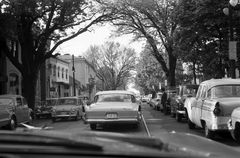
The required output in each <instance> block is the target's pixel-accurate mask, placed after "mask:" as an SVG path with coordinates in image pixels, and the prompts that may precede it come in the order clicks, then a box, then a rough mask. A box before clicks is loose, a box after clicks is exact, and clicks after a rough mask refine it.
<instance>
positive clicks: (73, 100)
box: [58, 98, 77, 105]
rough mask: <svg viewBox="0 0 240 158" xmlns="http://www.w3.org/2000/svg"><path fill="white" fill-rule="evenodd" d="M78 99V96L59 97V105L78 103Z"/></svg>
mask: <svg viewBox="0 0 240 158" xmlns="http://www.w3.org/2000/svg"><path fill="white" fill-rule="evenodd" d="M76 104H77V99H76V98H68V99H59V101H58V105H76Z"/></svg>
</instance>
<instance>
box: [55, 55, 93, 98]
mask: <svg viewBox="0 0 240 158" xmlns="http://www.w3.org/2000/svg"><path fill="white" fill-rule="evenodd" d="M59 58H61V59H63V60H66V61H68V62H69V67H70V68H69V70H70V71H69V73H70V74H69V75H70V76H71V77H73V75H74V76H75V77H74V78H75V80H77V81H79V82H80V87H79V89H78V95H84V96H88V97H89V98H90V99H91V98H93V96H94V95H95V93H96V86H95V81H96V71H95V69H94V67H93V66H92V65H91V64H90V63H89V62H88V61H87V60H86V59H85V58H84V57H81V56H79V57H75V56H71V55H69V54H65V55H61V56H59ZM73 70H74V71H73Z"/></svg>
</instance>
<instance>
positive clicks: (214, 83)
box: [200, 78, 240, 89]
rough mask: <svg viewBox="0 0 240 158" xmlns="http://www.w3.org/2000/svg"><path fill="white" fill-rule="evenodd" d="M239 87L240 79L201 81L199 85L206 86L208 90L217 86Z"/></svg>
mask: <svg viewBox="0 0 240 158" xmlns="http://www.w3.org/2000/svg"><path fill="white" fill-rule="evenodd" d="M234 84H237V85H240V79H232V78H222V79H210V80H206V81H203V82H202V83H201V84H200V85H207V86H208V89H210V88H212V87H215V86H218V85H234Z"/></svg>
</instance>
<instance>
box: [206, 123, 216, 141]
mask: <svg viewBox="0 0 240 158" xmlns="http://www.w3.org/2000/svg"><path fill="white" fill-rule="evenodd" d="M204 134H205V137H206V138H209V139H213V138H214V135H215V132H214V131H211V130H209V129H208V127H207V124H206V123H204Z"/></svg>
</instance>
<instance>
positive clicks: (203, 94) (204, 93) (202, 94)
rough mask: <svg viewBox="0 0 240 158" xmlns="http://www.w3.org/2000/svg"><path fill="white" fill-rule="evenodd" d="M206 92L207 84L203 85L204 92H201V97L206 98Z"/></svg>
mask: <svg viewBox="0 0 240 158" xmlns="http://www.w3.org/2000/svg"><path fill="white" fill-rule="evenodd" d="M206 92H207V86H206V85H204V86H203V87H202V92H201V95H200V98H202V99H205V98H206Z"/></svg>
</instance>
